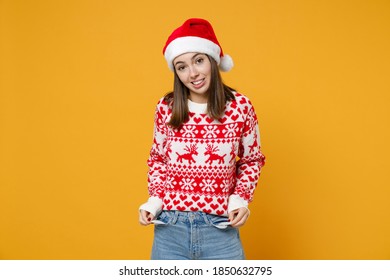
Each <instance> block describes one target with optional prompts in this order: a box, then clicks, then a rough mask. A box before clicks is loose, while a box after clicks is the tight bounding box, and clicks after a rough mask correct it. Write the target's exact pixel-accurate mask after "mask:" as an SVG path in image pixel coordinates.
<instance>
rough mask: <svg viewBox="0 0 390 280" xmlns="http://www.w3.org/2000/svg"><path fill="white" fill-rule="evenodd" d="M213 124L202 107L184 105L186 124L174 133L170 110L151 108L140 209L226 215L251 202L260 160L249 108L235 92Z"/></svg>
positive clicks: (163, 106) (253, 116) (262, 160)
mask: <svg viewBox="0 0 390 280" xmlns="http://www.w3.org/2000/svg"><path fill="white" fill-rule="evenodd" d="M235 98H236V100H233V101H229V102H228V103H227V104H226V106H225V113H224V115H223V117H222V118H220V119H219V120H213V119H211V118H210V117H208V115H207V114H206V109H207V104H199V103H194V102H192V101H190V100H189V101H188V102H189V103H188V106H189V120H188V121H187V122H186V123H184V124H183V126H182V127H181V128H180V129H173V128H171V127H169V126H168V125H167V122H168V121H169V119H170V116H171V113H172V112H171V108H170V106H169V105H168V104H167V103H166V102H165V101H164V99H163V98H162V99H161V100H160V101H159V102H158V104H157V108H156V114H155V129H154V141H153V146H152V149H151V152H150V157H149V159H148V166H149V172H148V190H149V195H150V198H149V200H148V202H147V203H145V204H143V205H142V206H141V207H140V209H144V210H146V211H149V212H150V213H152V214H153V215H155V216H156V215H157V214H158V213H159V212H160V211H161V210H179V211H202V212H205V213H208V214H214V215H219V216H227V215H228V213H229V212H230V211H233V210H235V209H238V208H240V207H247V206H248V202H250V201H251V200H252V199H253V194H254V190H255V188H256V184H257V181H258V179H259V176H260V170H261V167H262V166H263V165H264V163H265V157H264V155H263V154H262V153H261V151H260V133H259V128H258V121H257V117H256V114H255V111H254V108H253V106H252V104H251V102H250V101H249V99H248V98H247V97H245V96H244V95H242V94H239V93H235Z"/></svg>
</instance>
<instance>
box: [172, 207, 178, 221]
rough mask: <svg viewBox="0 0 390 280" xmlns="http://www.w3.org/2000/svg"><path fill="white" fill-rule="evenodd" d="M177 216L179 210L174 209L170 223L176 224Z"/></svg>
mask: <svg viewBox="0 0 390 280" xmlns="http://www.w3.org/2000/svg"><path fill="white" fill-rule="evenodd" d="M178 217H179V211H177V210H176V211H175V212H174V214H173V219H172V224H176V222H177V218H178Z"/></svg>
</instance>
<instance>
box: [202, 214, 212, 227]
mask: <svg viewBox="0 0 390 280" xmlns="http://www.w3.org/2000/svg"><path fill="white" fill-rule="evenodd" d="M202 216H203V219H204V221H205V223H206V225H209V226H210V225H212V223H211V221H210V219H209V215H208V214H207V213H204V212H202Z"/></svg>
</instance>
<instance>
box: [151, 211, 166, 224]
mask: <svg viewBox="0 0 390 280" xmlns="http://www.w3.org/2000/svg"><path fill="white" fill-rule="evenodd" d="M169 221H170V215H168V214H167V213H166V212H165V211H162V212H161V213H160V215H158V216H157V218H156V219H154V220H152V223H153V224H155V225H167V224H169Z"/></svg>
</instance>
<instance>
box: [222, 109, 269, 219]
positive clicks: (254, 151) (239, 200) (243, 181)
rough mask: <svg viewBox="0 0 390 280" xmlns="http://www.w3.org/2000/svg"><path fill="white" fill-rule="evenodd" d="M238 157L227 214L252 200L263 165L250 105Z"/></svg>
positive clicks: (257, 129)
mask: <svg viewBox="0 0 390 280" xmlns="http://www.w3.org/2000/svg"><path fill="white" fill-rule="evenodd" d="M238 157H239V160H238V161H237V163H236V165H237V167H236V172H237V174H236V175H237V177H236V178H237V180H236V186H235V189H234V191H233V193H232V195H230V197H229V205H228V212H231V211H233V210H235V209H238V208H240V207H247V206H248V203H249V202H251V201H252V200H253V195H254V191H255V188H256V185H257V182H258V180H259V177H260V172H261V168H262V167H263V166H264V164H265V156H264V155H263V154H262V152H261V149H260V131H259V126H258V120H257V116H256V113H255V111H254V108H253V106H252V105H251V107H250V109H249V112H248V114H247V116H246V120H245V123H244V127H243V135H242V137H241V141H240V144H239V150H238Z"/></svg>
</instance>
